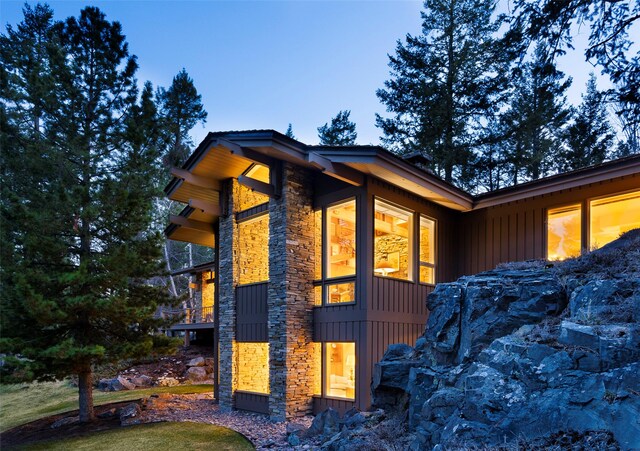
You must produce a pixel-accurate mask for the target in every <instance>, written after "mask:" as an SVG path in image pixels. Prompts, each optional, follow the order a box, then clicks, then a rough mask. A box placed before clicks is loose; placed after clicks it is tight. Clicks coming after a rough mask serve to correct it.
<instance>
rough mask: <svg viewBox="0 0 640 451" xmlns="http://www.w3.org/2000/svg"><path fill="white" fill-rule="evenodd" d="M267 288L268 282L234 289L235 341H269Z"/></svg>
mask: <svg viewBox="0 0 640 451" xmlns="http://www.w3.org/2000/svg"><path fill="white" fill-rule="evenodd" d="M268 286H269V283H268V282H261V283H252V284H249V285H239V286H237V287H236V341H241V342H267V341H269V334H268V330H267V319H268V308H267V297H268V295H267V289H268Z"/></svg>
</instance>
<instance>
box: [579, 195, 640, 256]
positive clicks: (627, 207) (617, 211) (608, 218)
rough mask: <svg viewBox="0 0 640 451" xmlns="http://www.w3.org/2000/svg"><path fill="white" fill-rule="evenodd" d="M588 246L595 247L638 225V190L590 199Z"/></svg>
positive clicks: (639, 203) (639, 200)
mask: <svg viewBox="0 0 640 451" xmlns="http://www.w3.org/2000/svg"><path fill="white" fill-rule="evenodd" d="M589 213H590V215H591V222H590V224H589V230H590V237H589V247H590V248H591V249H596V248H599V247H602V246H604V245H605V244H607V243H610V242H611V241H613V240H615V239H617V238H618V237H619V236H620V235H622V234H623V233H624V232H627V231H629V230H631V229H635V228H638V227H640V191H634V192H631V193H626V194H620V195H618V196H610V197H606V198H604V199H597V200H593V201H591V205H590V209H589Z"/></svg>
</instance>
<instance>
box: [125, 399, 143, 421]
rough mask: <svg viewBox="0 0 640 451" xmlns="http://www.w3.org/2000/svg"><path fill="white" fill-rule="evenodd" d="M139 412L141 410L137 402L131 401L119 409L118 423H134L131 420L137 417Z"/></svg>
mask: <svg viewBox="0 0 640 451" xmlns="http://www.w3.org/2000/svg"><path fill="white" fill-rule="evenodd" d="M141 413H142V410H141V409H140V406H139V405H138V404H137V403H134V402H132V403H131V404H127V405H126V406H125V407H123V408H122V409H120V424H122V425H128V424H134V423H133V422H132V420H134V419H138V417H139V416H140V414H141Z"/></svg>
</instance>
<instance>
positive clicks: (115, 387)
mask: <svg viewBox="0 0 640 451" xmlns="http://www.w3.org/2000/svg"><path fill="white" fill-rule="evenodd" d="M98 390H100V391H120V390H126V388H125V386H124V385H122V383H121V382H120V380H119V378H114V379H100V382H98Z"/></svg>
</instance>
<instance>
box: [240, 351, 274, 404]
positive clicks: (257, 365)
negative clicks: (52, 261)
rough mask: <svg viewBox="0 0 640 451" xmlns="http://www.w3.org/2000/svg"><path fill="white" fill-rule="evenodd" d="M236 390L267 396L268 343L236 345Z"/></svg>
mask: <svg viewBox="0 0 640 451" xmlns="http://www.w3.org/2000/svg"><path fill="white" fill-rule="evenodd" d="M237 351H238V390H243V391H250V392H254V393H264V394H269V343H237Z"/></svg>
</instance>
